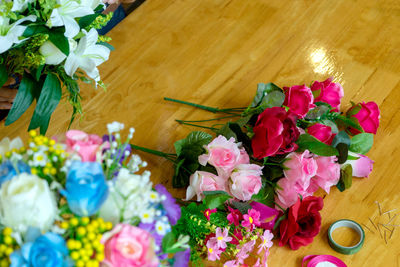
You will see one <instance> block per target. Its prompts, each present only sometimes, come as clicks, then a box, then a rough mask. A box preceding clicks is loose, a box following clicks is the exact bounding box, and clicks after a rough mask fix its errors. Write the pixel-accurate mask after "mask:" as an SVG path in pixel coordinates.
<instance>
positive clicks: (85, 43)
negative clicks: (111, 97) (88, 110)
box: [62, 0, 110, 82]
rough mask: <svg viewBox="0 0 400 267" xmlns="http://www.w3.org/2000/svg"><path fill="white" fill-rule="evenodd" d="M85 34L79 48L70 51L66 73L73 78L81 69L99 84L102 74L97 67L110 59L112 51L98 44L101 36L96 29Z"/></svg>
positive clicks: (66, 62) (66, 63)
mask: <svg viewBox="0 0 400 267" xmlns="http://www.w3.org/2000/svg"><path fill="white" fill-rule="evenodd" d="M62 1H64V0H62ZM68 1H71V0H68ZM83 33H84V34H85V35H84V36H83V37H82V38H81V39H80V40H79V43H78V46H77V47H76V49H75V50H73V51H70V53H69V55H68V57H67V60H66V61H65V65H64V68H65V72H66V73H67V74H68V75H69V76H71V77H73V75H74V73H75V71H76V70H77V69H78V68H81V69H82V70H84V71H85V72H86V74H87V75H88V76H89V77H90V78H92V79H93V80H95V81H96V82H98V81H99V80H100V74H99V70H98V69H97V66H98V65H100V64H101V63H103V62H104V61H106V60H107V59H108V57H109V55H110V49H108V48H107V47H105V46H103V45H98V44H96V43H97V40H98V36H99V34H98V33H97V31H96V29H93V28H92V29H91V30H90V31H89V32H86V31H85V30H83Z"/></svg>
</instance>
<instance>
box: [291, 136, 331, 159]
mask: <svg viewBox="0 0 400 267" xmlns="http://www.w3.org/2000/svg"><path fill="white" fill-rule="evenodd" d="M296 144H297V145H298V146H299V149H300V150H302V151H304V150H306V149H307V150H309V151H310V152H312V153H314V154H317V155H320V156H325V157H329V156H337V155H339V153H338V151H337V149H335V148H334V147H332V146H329V145H327V144H324V143H322V142H321V141H319V140H318V139H317V138H315V137H313V136H311V135H309V134H307V133H306V134H302V135H300V137H299V139H298V140H297V141H296Z"/></svg>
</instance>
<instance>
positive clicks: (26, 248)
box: [10, 228, 71, 267]
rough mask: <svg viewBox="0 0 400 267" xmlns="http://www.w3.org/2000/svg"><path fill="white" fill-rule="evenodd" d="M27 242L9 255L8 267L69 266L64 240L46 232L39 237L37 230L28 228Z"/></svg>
mask: <svg viewBox="0 0 400 267" xmlns="http://www.w3.org/2000/svg"><path fill="white" fill-rule="evenodd" d="M26 240H27V242H26V243H25V244H24V245H23V246H22V247H21V249H20V250H17V251H15V252H13V253H12V254H11V255H10V259H11V265H10V267H66V266H70V265H71V262H70V260H68V249H67V247H66V245H65V241H64V239H63V238H62V237H61V236H59V235H57V234H54V233H51V232H48V233H46V234H44V235H40V231H39V229H33V228H30V229H29V231H28V234H27V238H26Z"/></svg>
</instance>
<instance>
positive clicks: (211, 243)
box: [206, 238, 222, 261]
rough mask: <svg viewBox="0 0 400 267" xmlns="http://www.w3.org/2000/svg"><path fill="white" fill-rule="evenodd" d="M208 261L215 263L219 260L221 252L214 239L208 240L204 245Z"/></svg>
mask: <svg viewBox="0 0 400 267" xmlns="http://www.w3.org/2000/svg"><path fill="white" fill-rule="evenodd" d="M206 247H207V253H208V260H210V261H216V260H219V259H220V256H221V253H222V250H220V249H219V247H218V244H217V242H216V241H215V240H214V239H212V238H211V239H210V240H208V241H207V243H206Z"/></svg>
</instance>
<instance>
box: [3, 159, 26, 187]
mask: <svg viewBox="0 0 400 267" xmlns="http://www.w3.org/2000/svg"><path fill="white" fill-rule="evenodd" d="M23 172H25V173H28V174H30V173H31V168H30V167H29V165H27V164H26V163H24V162H23V161H21V160H20V161H18V162H16V163H15V164H13V163H11V161H9V160H6V161H4V162H3V163H1V164H0V187H1V185H2V184H3V183H4V182H6V181H9V180H11V179H12V178H13V177H14V176H17V175H18V174H19V173H23Z"/></svg>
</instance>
